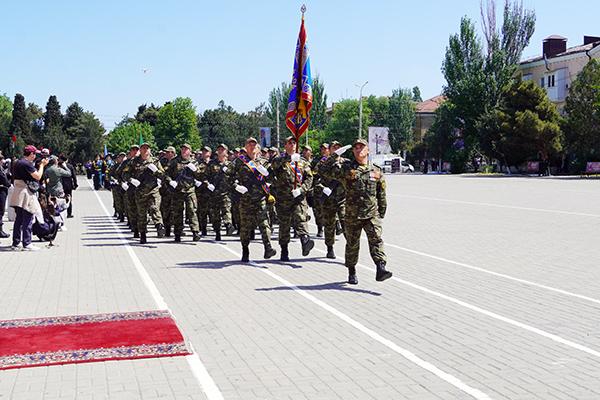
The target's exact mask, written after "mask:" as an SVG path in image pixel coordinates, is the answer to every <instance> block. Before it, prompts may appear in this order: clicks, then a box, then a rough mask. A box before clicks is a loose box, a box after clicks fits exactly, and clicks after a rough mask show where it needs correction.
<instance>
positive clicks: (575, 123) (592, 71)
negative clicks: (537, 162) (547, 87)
mask: <svg viewBox="0 0 600 400" xmlns="http://www.w3.org/2000/svg"><path fill="white" fill-rule="evenodd" d="M565 111H566V113H567V119H566V121H565V136H566V144H567V150H568V151H569V153H570V154H573V155H574V156H575V157H576V163H577V168H578V169H579V170H580V171H581V170H582V168H583V167H584V164H585V162H586V161H590V160H591V161H600V62H598V61H597V60H594V59H592V60H590V61H589V62H588V63H587V65H586V66H585V67H584V68H583V70H582V71H581V73H580V74H579V75H578V76H577V79H576V80H575V81H574V82H573V84H572V85H571V88H570V90H569V96H568V97H567V104H566V106H565Z"/></svg>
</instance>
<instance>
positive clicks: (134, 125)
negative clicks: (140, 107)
mask: <svg viewBox="0 0 600 400" xmlns="http://www.w3.org/2000/svg"><path fill="white" fill-rule="evenodd" d="M140 135H141V136H142V137H143V140H144V142H147V143H150V146H151V147H152V148H153V149H154V150H157V149H158V148H161V149H162V148H164V147H157V146H156V143H155V140H154V133H153V129H152V127H151V126H150V124H149V123H147V122H143V123H140V122H137V121H128V120H124V121H121V122H120V123H119V124H118V125H117V126H116V127H115V128H114V129H113V130H112V131H110V133H109V134H108V138H107V139H106V147H107V148H108V150H109V151H110V152H111V153H113V154H116V153H120V152H128V151H129V148H130V147H131V145H133V144H139V141H140ZM181 144H183V142H181ZM167 146H168V145H167Z"/></svg>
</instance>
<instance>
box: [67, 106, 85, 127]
mask: <svg viewBox="0 0 600 400" xmlns="http://www.w3.org/2000/svg"><path fill="white" fill-rule="evenodd" d="M82 117H83V108H81V107H80V106H79V104H78V103H77V102H75V103H73V104H71V105H70V106H69V107H67V110H66V111H65V117H64V118H63V129H64V130H65V132H67V133H68V132H69V129H70V128H72V127H73V126H75V125H77V124H78V123H79V120H80V119H81V118H82Z"/></svg>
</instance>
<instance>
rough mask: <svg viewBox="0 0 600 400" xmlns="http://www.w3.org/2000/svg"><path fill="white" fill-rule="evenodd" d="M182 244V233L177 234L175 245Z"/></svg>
mask: <svg viewBox="0 0 600 400" xmlns="http://www.w3.org/2000/svg"><path fill="white" fill-rule="evenodd" d="M179 242H181V233H177V232H175V243H179Z"/></svg>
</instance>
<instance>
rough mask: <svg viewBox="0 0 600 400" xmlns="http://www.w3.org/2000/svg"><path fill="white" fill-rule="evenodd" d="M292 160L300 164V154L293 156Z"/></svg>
mask: <svg viewBox="0 0 600 400" xmlns="http://www.w3.org/2000/svg"><path fill="white" fill-rule="evenodd" d="M291 158H292V162H298V161H300V154H298V153H294V154H292V157H291Z"/></svg>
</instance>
